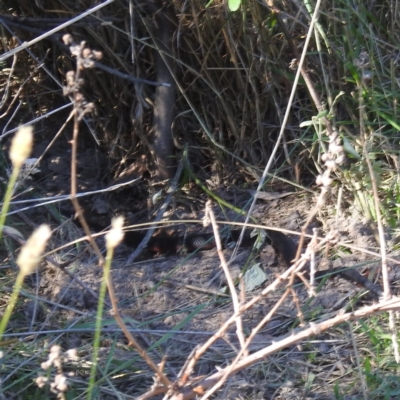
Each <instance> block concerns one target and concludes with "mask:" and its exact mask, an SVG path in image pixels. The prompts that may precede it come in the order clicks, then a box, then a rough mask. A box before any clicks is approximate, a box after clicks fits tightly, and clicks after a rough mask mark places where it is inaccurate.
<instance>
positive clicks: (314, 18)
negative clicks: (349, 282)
mask: <svg viewBox="0 0 400 400" xmlns="http://www.w3.org/2000/svg"><path fill="white" fill-rule="evenodd" d="M266 4H267V6H268V5H269V4H268V2H267V1H266ZM320 4H321V0H317V4H316V5H315V10H314V14H313V16H312V19H311V22H310V27H309V30H308V32H307V37H306V40H305V43H304V48H303V52H302V54H301V57H300V59H299V58H297V59H298V60H299V63H298V69H297V71H296V75H295V78H294V81H293V87H292V91H291V93H290V96H289V100H288V103H287V107H286V112H285V116H284V118H283V121H282V126H281V129H280V131H279V135H278V138H277V140H276V143H275V146H274V148H273V149H272V152H271V156H270V158H269V160H268V163H267V165H266V167H265V169H264V172H263V174H262V176H261V178H260V182H259V184H258V186H257V190H256V193H255V194H254V197H253V201H252V202H251V205H250V208H249V211H248V213H247V216H246V221H245V224H247V223H248V222H249V219H250V218H251V213H252V212H253V209H254V207H255V204H256V201H257V198H258V193H259V192H260V190H261V189H262V188H263V186H264V182H265V179H266V177H267V175H268V173H269V170H270V169H271V166H272V163H273V161H274V157H275V154H276V153H277V151H278V147H279V145H280V142H281V140H282V137H283V134H284V132H285V129H286V125H287V121H288V119H289V114H290V112H291V108H292V104H293V99H294V95H295V93H296V88H297V84H298V82H299V79H300V74H301V75H303V78H304V75H306V72H305V70H304V68H303V64H304V61H305V58H306V54H307V49H308V44H309V43H310V40H311V36H312V32H313V28H314V25H315V23H316V22H317V15H318V12H319V7H320ZM275 16H276V18H277V20H278V22H279V23H280V25H281V27H282V28H284V29H285V30H286V27H285V25H284V23H283V21H282V20H281V18H280V16H279V13H276V15H275ZM286 32H287V30H286ZM288 38H290V36H288ZM294 48H295V50H296V53H295V54H298V52H297V48H296V47H295V46H294ZM296 57H297V55H296ZM308 80H309V81H310V79H308ZM315 93H316V92H315ZM244 232H245V227H244V228H243V229H242V232H241V233H240V237H239V239H238V242H237V245H236V247H235V250H234V251H233V253H232V257H235V256H236V254H237V251H238V248H239V246H240V243H241V242H242V240H243V236H244ZM300 241H301V239H300ZM300 245H302V242H301V243H300V244H299V247H298V248H299V249H300V248H301V246H300Z"/></svg>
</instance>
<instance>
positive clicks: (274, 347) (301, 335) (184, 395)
mask: <svg viewBox="0 0 400 400" xmlns="http://www.w3.org/2000/svg"><path fill="white" fill-rule="evenodd" d="M390 310H393V311H396V310H400V298H399V297H393V298H392V299H390V300H386V301H381V302H380V303H378V304H374V305H371V306H368V307H363V308H361V309H359V310H356V311H354V312H350V313H345V314H338V315H336V316H335V317H333V318H331V319H328V320H325V321H322V322H320V323H310V327H309V328H307V329H303V330H301V331H300V332H297V333H292V334H290V335H289V336H287V337H285V338H283V339H282V340H279V341H278V342H274V343H272V344H271V345H270V346H267V347H265V348H264V349H262V350H259V351H257V352H255V353H253V354H251V355H249V356H248V357H246V358H244V359H242V360H241V361H239V362H238V363H237V364H236V365H235V366H234V367H233V368H232V371H231V375H232V374H235V373H237V372H239V371H242V370H244V369H245V368H247V367H249V366H251V365H254V364H256V363H258V362H261V361H265V358H266V357H268V356H270V355H271V354H274V353H276V352H277V351H279V350H282V349H284V348H285V347H288V346H293V345H295V344H296V343H298V342H300V341H302V340H305V339H308V338H310V337H311V336H314V335H318V334H320V333H322V332H324V331H326V330H328V329H330V328H332V327H334V326H337V325H339V324H342V323H343V322H347V321H354V320H358V319H360V318H364V317H368V316H370V315H374V314H376V313H378V312H387V311H390ZM228 368H230V366H228V367H226V368H224V369H222V370H220V371H218V372H217V373H215V374H213V375H211V376H209V377H208V378H206V379H204V380H203V381H202V382H201V384H199V385H197V386H196V385H192V386H187V387H185V388H184V389H183V390H182V391H180V392H179V393H178V394H175V395H173V396H172V397H171V400H188V399H192V398H194V397H195V396H197V394H198V393H204V391H205V390H206V389H208V388H209V387H211V386H212V385H215V384H216V383H217V382H218V381H219V380H220V379H221V378H222V377H223V376H224V374H225V373H226V370H227V369H228ZM189 383H190V382H189Z"/></svg>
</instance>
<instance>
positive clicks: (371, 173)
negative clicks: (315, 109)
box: [358, 87, 400, 364]
mask: <svg viewBox="0 0 400 400" xmlns="http://www.w3.org/2000/svg"><path fill="white" fill-rule="evenodd" d="M358 90H359V109H360V129H361V131H360V138H361V143H362V145H363V153H364V157H365V161H366V162H367V165H368V171H369V176H370V179H371V185H372V192H373V194H374V206H375V213H376V222H377V224H378V232H379V246H380V251H381V260H382V261H381V271H382V280H383V298H384V299H385V300H386V299H389V298H390V296H391V292H390V284H389V272H388V266H387V254H386V246H385V233H384V231H383V224H382V215H381V208H380V201H379V194H378V185H377V182H376V179H375V172H374V169H373V167H372V163H371V160H370V158H369V153H368V149H367V144H366V141H365V125H364V120H365V115H364V107H363V103H362V88H361V87H359V88H358ZM389 329H390V331H391V339H392V346H393V353H394V357H395V359H396V362H397V363H398V364H399V363H400V354H399V344H398V342H397V329H396V324H395V317H394V313H393V311H389Z"/></svg>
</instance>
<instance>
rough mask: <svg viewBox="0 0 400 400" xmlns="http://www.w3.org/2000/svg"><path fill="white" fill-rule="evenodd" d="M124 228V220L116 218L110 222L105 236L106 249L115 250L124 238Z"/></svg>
mask: <svg viewBox="0 0 400 400" xmlns="http://www.w3.org/2000/svg"><path fill="white" fill-rule="evenodd" d="M123 226H124V218H123V217H117V218H113V220H112V221H111V229H110V232H108V233H107V234H106V247H107V249H115V248H116V247H117V246H118V245H119V244H120V243H121V242H122V239H123V238H124V232H122V227H123Z"/></svg>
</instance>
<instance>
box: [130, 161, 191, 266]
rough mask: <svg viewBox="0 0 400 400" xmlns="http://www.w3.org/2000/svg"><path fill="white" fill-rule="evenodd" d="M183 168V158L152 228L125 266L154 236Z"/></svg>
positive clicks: (131, 261)
mask: <svg viewBox="0 0 400 400" xmlns="http://www.w3.org/2000/svg"><path fill="white" fill-rule="evenodd" d="M182 169H183V160H181V161H180V162H179V165H178V168H177V170H176V173H175V176H174V178H173V180H172V182H171V185H170V187H169V189H168V196H167V197H166V198H165V201H164V203H163V205H162V206H161V208H160V209H159V210H158V213H157V215H156V218H155V219H154V221H153V222H152V225H151V227H150V229H149V230H148V231H147V233H146V235H145V237H144V238H143V239H142V241H141V242H140V244H139V246H138V247H137V248H136V250H135V251H134V252H133V253H132V254H131V255H130V256H129V257H128V260H127V261H126V263H125V266H127V265H129V264H132V263H133V261H135V260H136V258H137V257H138V256H139V255H140V253H141V252H142V251H143V250H144V248H145V247H146V246H147V243H149V240H150V238H151V237H152V236H153V233H154V231H155V230H156V228H157V225H158V222H159V221H160V219H161V218H162V217H163V215H164V213H165V211H166V209H167V207H168V206H169V204H170V203H171V200H172V196H173V195H174V194H175V192H176V190H177V188H178V182H179V178H180V176H181V173H182Z"/></svg>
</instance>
